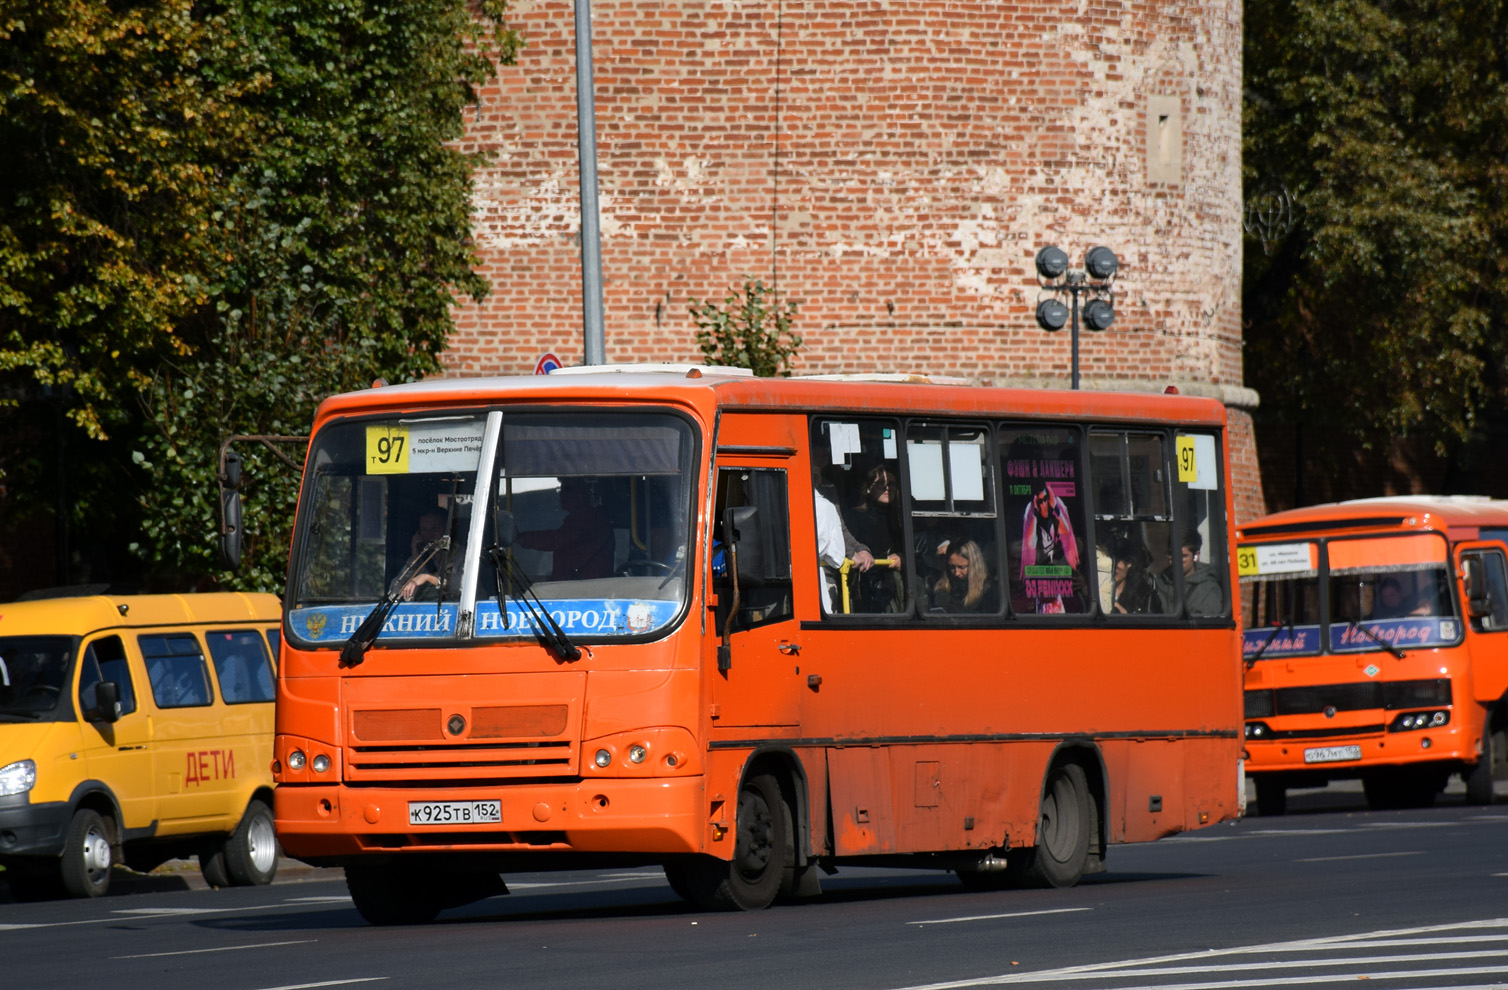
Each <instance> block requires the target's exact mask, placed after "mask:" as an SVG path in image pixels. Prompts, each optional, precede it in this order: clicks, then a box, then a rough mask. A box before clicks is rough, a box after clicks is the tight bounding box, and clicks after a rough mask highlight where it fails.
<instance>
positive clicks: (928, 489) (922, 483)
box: [906, 440, 946, 502]
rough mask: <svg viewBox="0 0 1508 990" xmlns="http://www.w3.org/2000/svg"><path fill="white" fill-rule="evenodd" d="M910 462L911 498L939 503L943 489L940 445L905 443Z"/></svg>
mask: <svg viewBox="0 0 1508 990" xmlns="http://www.w3.org/2000/svg"><path fill="white" fill-rule="evenodd" d="M906 455H907V457H908V458H910V461H911V497H912V498H914V499H917V500H918V501H921V502H941V501H942V500H943V498H944V497H945V495H946V492H945V491H944V489H943V459H942V444H940V443H918V442H917V441H915V440H907V441H906Z"/></svg>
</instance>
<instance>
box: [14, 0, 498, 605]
mask: <svg viewBox="0 0 1508 990" xmlns="http://www.w3.org/2000/svg"><path fill="white" fill-rule="evenodd" d="M4 2H6V3H7V5H9V0H4ZM42 7H43V11H42V14H41V16H39V17H35V18H34V17H32V16H31V14H30V13H28V14H27V16H26V17H24V18H23V17H22V16H21V15H20V14H19V13H16V12H13V11H7V12H6V13H5V14H4V15H0V31H3V32H6V35H5V36H4V38H5V40H7V41H16V40H19V41H21V42H23V44H22V45H21V46H20V47H11V48H4V49H3V54H0V72H3V76H0V86H3V87H5V89H6V92H7V94H16V93H20V94H22V96H24V97H26V98H27V100H29V101H30V102H23V103H22V104H21V105H20V109H21V110H23V111H25V112H24V113H21V114H13V107H12V103H14V97H13V95H7V96H5V97H0V98H4V99H7V100H8V101H10V102H7V103H5V104H0V128H3V130H0V134H5V136H6V137H8V138H12V139H13V140H11V141H7V142H4V144H5V145H6V147H5V148H0V155H4V154H16V155H22V156H23V157H24V162H23V164H25V165H26V170H25V171H24V172H22V174H23V176H24V177H25V179H26V182H25V183H23V184H22V187H21V188H20V189H19V190H18V192H17V193H16V195H15V196H14V197H7V198H5V199H4V201H3V202H0V266H3V268H0V270H3V271H5V272H7V273H11V272H15V273H19V274H20V275H21V276H23V277H22V278H7V279H6V286H5V287H4V288H0V293H4V294H3V295H0V334H3V336H0V374H5V373H6V372H16V371H19V370H23V369H24V370H25V371H27V372H30V374H31V375H32V377H33V379H34V381H35V382H36V383H40V384H43V385H49V386H51V385H55V384H64V385H68V386H71V393H70V395H69V399H68V401H70V402H71V405H70V408H69V415H70V416H71V417H72V418H73V420H74V422H76V423H78V424H79V425H80V426H81V427H83V428H84V429H85V430H87V431H88V433H89V435H90V436H93V437H97V438H98V437H104V436H106V435H107V434H109V433H116V434H118V435H124V436H129V437H131V438H133V440H134V443H133V444H132V447H133V454H132V456H131V460H132V461H133V462H134V464H135V465H136V468H135V471H134V475H133V476H132V478H131V485H130V486H129V488H128V489H127V490H128V491H130V492H131V494H132V496H133V500H134V502H135V505H136V508H137V511H138V512H139V515H140V524H139V531H140V533H141V536H142V539H141V540H140V541H138V543H137V546H136V549H137V551H138V552H139V553H140V554H141V555H142V556H143V557H144V558H145V559H146V560H147V561H148V562H149V564H150V566H151V567H152V569H154V570H156V571H159V572H163V573H166V574H168V575H176V578H174V579H173V581H172V583H175V584H177V585H180V586H181V585H183V584H186V583H188V582H189V581H190V580H193V579H195V578H196V577H198V578H202V577H203V576H205V575H207V574H210V573H212V572H213V569H214V567H215V564H214V560H213V554H214V549H215V546H216V540H215V534H216V532H217V530H218V517H217V513H218V499H217V497H216V492H215V485H214V477H215V473H216V468H217V458H216V453H217V451H218V448H219V445H220V443H221V441H222V440H223V438H224V437H226V436H228V435H230V434H258V433H276V434H298V433H304V432H307V430H308V425H309V422H310V420H311V418H312V416H313V413H314V410H315V408H316V406H317V405H318V403H319V401H320V400H321V399H322V398H324V397H325V396H326V395H329V394H332V393H334V392H339V391H346V390H350V389H353V388H358V387H365V386H366V385H368V384H370V383H371V382H372V380H373V379H375V378H377V377H385V378H387V379H389V380H393V381H401V380H409V379H414V378H418V377H422V376H424V375H427V374H430V373H433V372H434V371H436V370H438V367H439V365H438V359H437V355H438V354H439V352H440V351H441V350H442V349H443V348H444V346H445V341H446V337H447V334H448V332H449V331H450V329H451V326H452V323H451V315H450V310H451V306H452V305H453V302H454V299H455V297H456V296H457V295H459V294H465V295H469V296H472V297H473V298H480V297H481V296H482V295H483V294H485V292H486V290H487V286H486V283H485V281H484V280H483V279H481V278H480V277H479V276H478V275H477V274H476V273H475V272H474V270H473V267H474V264H475V261H476V257H475V254H474V251H473V248H472V245H471V242H470V194H471V174H472V171H473V169H474V168H475V166H476V164H477V159H476V158H475V157H473V156H468V155H466V154H464V153H462V152H461V151H459V150H457V149H456V148H455V147H454V146H453V145H451V144H448V143H447V142H453V141H455V140H456V139H458V138H460V137H461V136H462V133H463V118H462V112H463V110H464V107H465V106H466V104H468V103H470V102H472V101H474V99H475V92H474V86H475V85H476V84H478V83H479V82H481V81H482V80H484V79H485V78H487V77H488V76H489V75H490V74H491V72H492V71H493V64H494V60H497V61H503V62H511V61H512V60H513V58H514V57H515V54H516V52H517V50H518V48H519V46H520V44H521V42H520V39H519V38H518V37H517V36H516V35H515V34H514V33H513V32H512V31H510V30H509V29H507V28H506V26H505V25H504V23H503V20H502V17H503V14H504V12H505V4H504V3H503V2H501V0H485V2H483V3H482V4H481V6H480V9H479V11H471V10H468V7H467V5H466V4H465V3H463V2H458V0H394V2H391V3H388V4H385V5H382V6H380V7H373V6H369V5H366V4H362V3H357V2H351V0H334V2H330V3H320V4H298V3H293V2H289V0H218V2H200V3H191V2H188V0H159V2H141V3H115V4H109V5H102V4H101V5H94V4H88V3H84V2H82V0H44V2H43V4H42ZM474 12H475V13H478V15H479V16H478V17H476V18H474V17H473V13H474ZM32 80H37V82H35V83H33V82H32ZM75 133H77V135H78V136H77V137H75V136H74V134H75ZM60 134H61V135H66V136H65V137H63V138H62V139H61V140H60V139H59V137H58V135H60ZM91 142H92V143H91ZM81 143H82V144H83V145H84V147H79V145H80V144H81ZM54 145H61V146H62V147H64V148H68V149H71V150H70V151H69V152H68V155H69V157H68V158H67V159H66V161H65V164H66V166H67V167H66V168H64V169H63V170H61V171H59V170H58V169H56V168H55V167H54V164H53V161H54V160H55V159H57V158H58V156H59V153H58V152H57V151H56V149H55V148H54ZM8 164H9V163H5V162H4V161H3V159H0V167H5V165H8ZM11 380H12V381H14V378H13V377H12V379H11ZM53 394H54V395H56V394H57V393H56V391H54V393H53ZM101 450H103V448H101ZM242 452H243V454H245V455H246V456H247V474H246V477H247V485H248V487H247V489H246V491H245V496H246V499H245V501H246V515H245V517H244V519H243V523H244V529H245V530H246V531H247V533H248V534H249V535H250V536H251V537H252V538H253V542H252V543H251V544H250V545H249V546H248V548H247V554H246V557H247V558H248V563H247V564H246V565H243V566H245V567H246V570H245V572H244V573H242V574H241V575H238V576H236V577H234V578H232V576H230V575H227V574H223V573H222V574H218V575H215V577H217V578H218V579H219V580H221V581H232V580H233V581H234V582H235V583H236V584H238V585H242V586H253V587H258V588H276V587H278V586H279V585H280V583H281V580H282V574H283V571H284V569H285V567H286V561H287V540H288V535H289V531H290V529H291V524H292V516H293V505H294V501H295V498H296V492H297V483H298V479H297V478H296V477H294V476H293V473H292V472H290V471H288V470H287V469H286V468H284V467H282V466H280V465H279V464H278V462H277V461H275V460H273V459H272V458H271V457H264V456H263V455H262V454H261V453H259V452H257V451H256V450H255V449H247V450H243V451H242ZM122 487H123V486H121V485H120V484H119V479H118V478H117V479H116V483H115V484H114V485H113V486H112V487H111V489H110V490H109V491H105V490H95V491H92V492H89V491H86V492H82V493H80V494H81V498H82V503H81V506H80V509H79V512H80V514H81V515H82V516H84V517H86V518H87V517H89V516H91V514H93V513H96V512H99V511H103V509H104V506H105V505H106V503H111V502H115V501H116V500H118V499H119V497H120V495H121V494H122V493H123V492H122Z"/></svg>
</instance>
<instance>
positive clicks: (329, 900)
mask: <svg viewBox="0 0 1508 990" xmlns="http://www.w3.org/2000/svg"><path fill="white" fill-rule="evenodd" d="M283 903H284V904H349V903H351V895H350V894H346V895H345V896H343V897H285V898H283Z"/></svg>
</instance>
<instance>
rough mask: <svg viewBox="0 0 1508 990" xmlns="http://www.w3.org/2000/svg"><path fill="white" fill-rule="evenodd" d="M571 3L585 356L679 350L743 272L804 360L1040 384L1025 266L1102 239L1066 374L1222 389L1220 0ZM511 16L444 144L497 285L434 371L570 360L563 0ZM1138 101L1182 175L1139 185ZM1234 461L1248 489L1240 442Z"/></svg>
mask: <svg viewBox="0 0 1508 990" xmlns="http://www.w3.org/2000/svg"><path fill="white" fill-rule="evenodd" d="M592 16H593V21H594V24H593V27H594V32H593V33H594V72H595V77H596V87H595V92H596V117H597V134H598V173H599V188H600V199H601V217H602V264H603V277H604V297H605V298H604V306H605V311H606V354H607V359H608V361H610V362H636V361H663V360H697V359H699V352H698V351H697V348H696V342H695V335H694V334H695V329H694V326H693V325H692V323H691V321H690V318H689V316H688V312H687V310H688V305H689V300H691V299H692V298H699V299H708V298H712V299H721V298H722V296H723V295H724V294H725V293H726V292H727V291H728V290H729V288H730V287H731V286H733V285H735V284H737V283H738V282H740V281H741V279H742V277H743V276H745V275H752V276H755V277H759V278H762V279H764V280H765V282H766V283H767V284H769V283H776V284H778V287H779V291H780V293H781V294H782V296H785V297H788V298H790V299H792V300H795V301H796V302H798V303H799V305H800V309H799V313H798V316H797V327H796V329H797V331H798V332H799V333H800V334H801V335H802V336H803V337H804V338H805V343H804V345H803V347H802V348H801V351H800V354H799V357H798V361H797V368H796V370H797V372H798V373H819V372H863V371H927V372H933V373H938V374H948V375H961V376H964V377H968V378H971V379H974V380H977V381H981V382H996V383H1002V384H1003V383H1007V382H1009V383H1014V384H1023V383H1037V384H1042V385H1045V386H1052V387H1061V386H1063V385H1064V384H1066V381H1067V378H1068V375H1069V368H1070V349H1071V348H1070V335H1069V334H1068V333H1067V332H1066V331H1065V332H1061V333H1058V334H1053V335H1050V334H1047V333H1044V332H1043V331H1041V330H1040V329H1038V328H1037V326H1036V323H1035V321H1034V318H1033V312H1034V309H1035V306H1036V303H1037V299H1038V294H1039V293H1038V288H1037V284H1036V278H1035V273H1034V269H1033V264H1032V259H1033V257H1034V256H1035V254H1036V252H1037V250H1038V248H1040V247H1042V246H1043V245H1045V244H1049V243H1056V244H1058V245H1059V246H1061V247H1062V248H1064V250H1066V251H1067V252H1068V253H1069V256H1070V258H1071V259H1072V260H1073V263H1074V265H1075V267H1078V266H1080V265H1081V262H1082V258H1083V252H1084V250H1085V249H1087V248H1088V247H1090V246H1091V245H1094V244H1105V245H1107V246H1109V247H1111V248H1113V249H1114V250H1115V251H1116V253H1117V254H1118V255H1119V256H1120V258H1121V273H1120V275H1119V277H1118V279H1117V282H1116V287H1115V305H1116V323H1115V326H1114V327H1113V328H1112V329H1111V330H1110V331H1108V332H1105V333H1101V334H1089V333H1087V332H1086V333H1084V334H1083V335H1082V338H1081V347H1082V353H1081V373H1082V376H1083V378H1084V381H1085V384H1086V385H1088V386H1090V387H1142V388H1156V389H1157V390H1161V387H1162V386H1163V385H1165V384H1167V383H1169V382H1175V383H1198V384H1202V385H1205V386H1239V385H1240V384H1241V381H1242V368H1241V313H1240V273H1241V250H1242V243H1241V238H1242V231H1241V222H1240V209H1241V180H1240V97H1241V90H1240V85H1241V4H1240V2H1239V0H1217V2H1211V3H1200V4H1191V3H1187V2H1170V0H1165V2H1156V0H1139V2H1137V0H1126V2H1114V0H1089V2H1088V3H1086V4H1084V5H1082V6H1080V5H1072V4H1070V5H1064V4H1061V3H1049V2H1042V0H1016V2H1002V0H978V2H969V0H951V2H940V0H894V2H867V3H866V2H852V0H832V2H820V0H819V2H810V3H800V2H795V0H786V2H784V3H780V2H775V0H768V2H757V0H751V2H734V0H725V2H711V0H703V2H695V0H687V2H680V3H676V2H658V0H656V2H649V0H637V2H633V0H599V2H597V3H594V4H593V5H592ZM511 17H512V21H513V23H514V24H515V26H517V27H519V28H520V29H521V30H522V31H523V32H524V34H525V35H526V37H527V39H528V47H526V48H525V49H524V50H523V52H522V54H521V56H520V59H519V64H518V65H517V66H514V67H509V68H504V69H503V70H502V77H501V79H500V80H499V81H498V83H497V84H496V85H493V86H491V87H489V88H488V89H487V90H486V91H485V92H484V93H483V95H482V99H481V101H480V103H479V105H478V107H477V109H476V113H475V117H474V120H473V122H472V127H471V131H470V137H469V139H468V141H467V145H468V147H470V148H472V149H481V150H486V151H488V152H490V153H491V154H492V155H493V156H494V162H495V164H494V165H493V166H492V167H490V168H487V169H485V170H484V171H483V172H482V174H481V175H480V177H479V183H478V194H477V202H476V221H477V223H476V230H477V237H478V244H479V248H480V250H481V252H482V255H483V258H484V265H483V272H484V274H485V275H486V276H487V277H488V278H489V279H490V280H491V282H492V285H493V293H492V295H491V297H489V298H488V299H487V300H486V301H485V302H483V303H482V304H480V305H467V306H464V307H462V308H461V310H460V311H459V313H458V322H459V326H460V332H459V333H458V334H457V335H456V338H455V340H454V342H453V345H452V348H451V350H450V352H449V353H448V354H447V355H446V364H447V368H448V373H449V374H454V375H475V374H509V373H518V372H525V373H526V372H528V371H531V370H532V368H533V365H534V362H535V359H536V358H537V357H538V356H539V355H540V354H541V353H542V352H545V351H553V352H554V353H556V354H558V355H559V356H560V357H561V358H562V359H564V360H565V362H566V363H568V364H574V363H579V362H580V361H581V357H582V330H581V296H580V277H581V276H580V251H579V246H578V244H577V242H576V235H577V231H578V228H579V218H580V207H579V199H578V195H579V191H578V184H577V162H576V154H577V145H576V94H575V49H574V44H573V40H572V38H573V22H572V4H570V3H567V2H566V0H552V2H549V3H545V2H542V0H516V2H515V3H514V5H513V7H512V15H511ZM1154 97H1161V98H1163V101H1162V103H1161V104H1159V105H1160V106H1163V107H1166V106H1167V105H1168V104H1169V103H1171V106H1172V107H1174V108H1175V110H1176V112H1175V113H1173V114H1171V116H1173V117H1175V118H1176V120H1174V121H1173V124H1174V125H1176V126H1177V127H1179V128H1181V149H1179V148H1177V147H1174V148H1172V150H1173V151H1178V150H1181V155H1173V156H1172V159H1171V160H1172V162H1173V164H1174V165H1175V166H1176V171H1177V172H1178V173H1179V174H1178V176H1177V178H1178V181H1175V182H1167V181H1149V161H1148V157H1149V152H1148V136H1147V130H1148V119H1147V118H1148V110H1149V102H1150V101H1151V100H1152V99H1153V98H1154ZM1169 98H1170V99H1169ZM1164 112H1166V111H1164ZM1154 157H1157V162H1160V161H1161V158H1160V157H1158V156H1154ZM1157 162H1154V163H1152V164H1154V165H1155V164H1157ZM1154 177H1155V176H1154ZM1237 418H1238V419H1239V417H1237ZM1241 423H1242V425H1241V426H1240V427H1239V428H1238V429H1236V430H1235V431H1234V432H1233V437H1236V436H1241V437H1243V438H1245V440H1244V441H1243V442H1246V441H1249V440H1250V437H1251V432H1250V429H1249V425H1250V421H1249V417H1248V418H1246V419H1244V420H1241ZM1236 464H1237V467H1238V468H1239V469H1240V470H1241V471H1242V472H1249V473H1246V474H1244V476H1243V479H1242V481H1241V484H1242V487H1243V489H1244V490H1245V491H1246V494H1245V495H1243V499H1244V501H1243V505H1246V504H1256V503H1253V502H1252V499H1255V500H1256V502H1257V503H1259V502H1260V498H1261V491H1260V485H1259V484H1258V482H1257V474H1256V467H1255V465H1256V457H1255V450H1254V443H1247V446H1246V447H1245V448H1244V450H1243V452H1242V453H1240V454H1239V455H1238V457H1237V459H1236ZM1253 493H1254V494H1253ZM1243 511H1244V510H1243Z"/></svg>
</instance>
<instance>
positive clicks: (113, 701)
mask: <svg viewBox="0 0 1508 990" xmlns="http://www.w3.org/2000/svg"><path fill="white" fill-rule="evenodd" d="M84 718H85V719H86V720H87V721H90V722H119V721H120V685H119V684H116V683H115V682H114V681H101V682H100V683H98V684H96V685H94V707H93V708H91V709H90V710H89V711H87V712H85V713H84Z"/></svg>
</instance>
